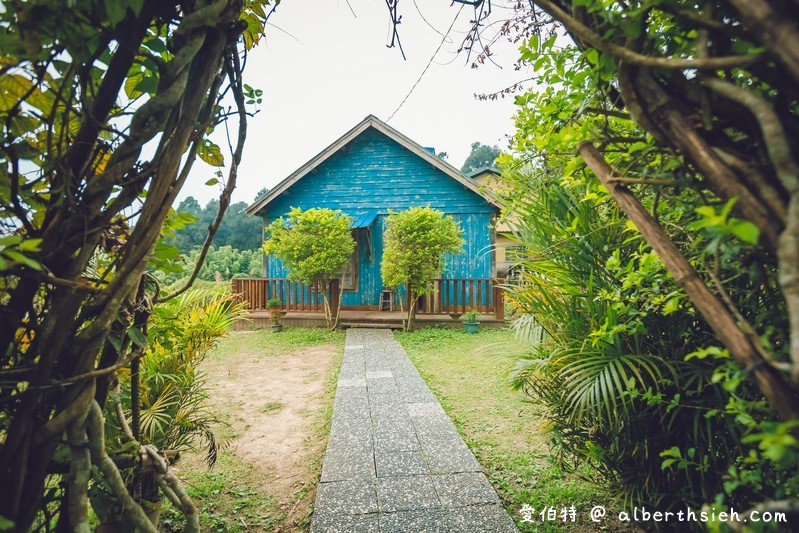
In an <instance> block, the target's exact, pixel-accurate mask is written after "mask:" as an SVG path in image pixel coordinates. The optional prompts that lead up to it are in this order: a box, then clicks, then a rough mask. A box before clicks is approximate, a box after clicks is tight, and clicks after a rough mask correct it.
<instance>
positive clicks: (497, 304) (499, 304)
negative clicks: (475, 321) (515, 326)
mask: <svg viewBox="0 0 799 533" xmlns="http://www.w3.org/2000/svg"><path fill="white" fill-rule="evenodd" d="M497 281H499V280H494V314H495V315H496V317H497V320H505V291H504V290H502V287H500V286H499V285H498V284H497Z"/></svg>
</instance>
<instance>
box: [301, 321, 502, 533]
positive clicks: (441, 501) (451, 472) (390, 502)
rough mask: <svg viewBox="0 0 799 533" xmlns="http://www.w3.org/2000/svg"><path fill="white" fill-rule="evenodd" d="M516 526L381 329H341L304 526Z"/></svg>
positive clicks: (317, 530)
mask: <svg viewBox="0 0 799 533" xmlns="http://www.w3.org/2000/svg"><path fill="white" fill-rule="evenodd" d="M334 531H336V532H339V531H340V532H359V533H360V532H370V531H375V532H378V531H379V532H382V533H388V532H398V533H399V532H402V533H407V532H418V531H468V532H475V533H476V532H483V531H485V532H489V531H490V532H505V531H507V532H516V531H517V529H516V526H515V525H514V523H513V520H511V518H510V516H508V513H507V512H506V511H505V509H504V508H503V507H502V505H501V504H500V502H499V497H498V496H497V494H496V492H494V489H493V488H492V487H491V485H490V484H489V482H488V479H487V478H486V476H485V474H483V471H482V468H481V467H480V464H479V463H478V462H477V460H476V459H475V457H474V455H473V454H472V452H471V451H470V450H469V448H468V447H467V446H466V443H464V442H463V439H462V438H461V436H460V435H459V434H458V432H457V430H456V429H455V426H454V424H453V423H452V421H451V420H450V418H449V417H448V416H447V415H446V413H445V412H444V410H443V409H442V408H441V405H440V404H439V403H438V400H436V397H435V396H434V395H433V394H432V393H431V392H430V389H428V388H427V385H426V384H425V382H424V380H423V379H422V378H421V376H419V373H418V372H417V371H416V368H415V367H414V366H413V363H412V362H411V360H410V359H409V358H408V355H407V354H406V353H405V350H403V348H402V346H400V344H399V343H398V342H397V341H396V340H394V337H393V334H392V332H391V331H387V330H374V329H349V330H347V340H346V345H345V349H344V360H343V362H342V364H341V374H340V376H339V380H338V388H337V390H336V402H335V405H334V407H333V423H332V428H331V431H330V438H329V440H328V444H327V452H326V454H325V462H324V465H323V467H322V480H321V482H320V484H319V488H318V491H317V493H316V502H315V505H314V513H313V520H312V523H311V532H312V533H322V532H334Z"/></svg>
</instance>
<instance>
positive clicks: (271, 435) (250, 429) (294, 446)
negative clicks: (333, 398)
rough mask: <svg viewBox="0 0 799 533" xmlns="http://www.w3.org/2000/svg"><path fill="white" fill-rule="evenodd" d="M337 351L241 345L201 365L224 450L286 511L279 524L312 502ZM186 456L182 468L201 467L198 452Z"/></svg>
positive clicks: (292, 525) (293, 520)
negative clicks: (264, 350) (225, 438)
mask: <svg viewBox="0 0 799 533" xmlns="http://www.w3.org/2000/svg"><path fill="white" fill-rule="evenodd" d="M236 335H241V333H233V334H232V336H236ZM340 354H341V349H340V347H337V346H336V345H333V344H324V345H316V346H310V347H304V348H300V349H297V350H294V351H287V353H285V354H281V355H274V354H268V355H259V354H258V353H257V352H256V351H255V350H253V351H247V350H245V351H239V352H238V353H227V354H225V355H224V356H223V357H212V358H209V359H207V360H206V361H205V362H204V363H203V365H202V369H203V371H204V372H205V374H206V376H207V384H208V391H209V403H210V406H211V407H212V409H213V410H215V411H217V412H218V413H219V414H220V415H221V416H220V418H221V419H223V420H227V421H228V423H229V424H230V426H231V428H230V429H232V431H230V429H228V430H227V431H225V432H224V433H227V434H231V433H232V434H233V437H232V438H231V439H230V441H229V444H228V448H227V450H226V451H225V454H226V455H228V456H232V459H233V462H234V463H235V470H236V471H239V472H242V473H245V475H244V477H245V478H246V484H247V485H248V486H249V487H251V488H252V489H255V490H256V491H258V492H259V493H261V494H264V495H268V496H269V498H270V499H271V500H272V501H273V502H274V506H275V507H276V509H275V510H278V509H279V511H280V513H281V514H284V515H285V518H284V519H282V520H280V522H281V523H282V527H280V530H283V531H287V530H294V529H297V527H298V526H297V523H298V522H302V520H303V517H307V516H308V514H309V512H310V507H311V505H312V504H313V495H314V493H315V485H316V483H317V481H318V476H319V471H320V468H321V467H320V465H321V459H322V457H323V454H324V447H325V435H326V433H325V431H324V430H325V429H326V428H325V427H324V426H325V417H324V416H323V412H324V408H325V404H327V403H330V398H328V397H327V396H329V395H327V396H326V394H325V392H326V389H327V386H328V383H329V380H330V377H331V375H332V373H333V370H334V369H333V366H334V365H335V364H336V363H337V362H338V361H339V359H340ZM192 455H193V454H192ZM188 459H189V460H188V461H186V463H185V464H184V465H183V468H188V469H191V470H195V469H202V468H203V466H202V465H201V464H200V463H199V461H198V459H199V457H191V458H188ZM217 468H219V467H217ZM250 530H251V529H250Z"/></svg>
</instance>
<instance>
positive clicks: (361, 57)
mask: <svg viewBox="0 0 799 533" xmlns="http://www.w3.org/2000/svg"><path fill="white" fill-rule="evenodd" d="M309 3H310V2H303V1H302V0H285V1H284V2H282V3H281V5H280V6H279V7H278V10H277V12H276V13H275V14H274V15H272V18H270V20H269V25H268V27H267V31H266V40H265V41H262V43H261V44H259V45H258V46H257V47H256V48H255V49H254V50H253V51H252V52H251V53H250V55H249V58H248V63H247V67H246V71H245V81H246V82H247V83H248V84H249V85H251V86H253V87H255V88H259V89H262V90H263V91H264V96H263V103H262V104H261V105H260V106H259V108H260V112H259V113H258V114H257V115H256V116H255V117H253V118H251V119H250V121H249V134H248V138H247V145H246V148H245V152H244V159H243V161H242V165H241V167H240V170H239V179H238V186H237V189H236V192H235V193H234V196H233V201H234V202H238V201H245V202H247V203H250V202H251V201H252V200H253V199H254V196H255V194H256V193H257V192H258V191H259V190H260V189H261V188H262V187H269V188H271V187H273V186H274V185H275V184H276V183H278V182H279V181H281V180H282V179H283V178H285V177H286V176H288V175H289V174H291V173H292V172H293V171H294V170H296V169H297V168H299V167H300V166H302V165H303V164H304V163H305V162H306V161H308V160H309V159H311V158H312V157H313V156H314V155H316V154H317V153H319V152H320V151H322V150H323V149H324V148H325V147H326V146H327V145H329V144H330V143H332V142H333V141H335V140H336V139H337V138H338V137H340V136H341V135H343V134H344V133H346V132H347V131H348V130H349V129H350V128H352V127H353V126H355V125H356V124H357V123H358V122H360V121H361V120H362V119H363V118H364V117H366V116H367V115H369V114H373V115H375V116H377V117H378V118H379V119H381V120H384V121H387V120H388V117H389V116H390V115H391V114H392V112H393V111H394V110H395V109H396V108H397V106H398V105H399V104H400V102H402V100H403V98H404V97H405V95H406V94H407V93H408V91H409V90H410V89H411V87H412V86H413V84H414V83H415V82H416V80H417V79H418V78H419V75H420V74H421V73H422V71H423V70H424V68H425V65H427V63H428V61H429V60H430V58H431V56H432V55H433V53H434V52H435V50H436V48H438V46H439V44H440V43H441V41H442V35H443V34H445V33H446V32H447V29H448V28H449V26H450V24H452V23H453V20H454V19H455V17H456V14H457V13H458V10H459V7H460V6H459V5H457V4H456V5H451V4H450V1H449V0H416V4H417V5H418V6H419V10H418V11H417V9H416V7H415V6H414V1H413V0H403V1H401V2H400V3H399V7H400V11H401V13H402V23H401V25H400V38H401V39H402V44H403V48H404V50H405V54H406V57H407V61H403V59H402V55H401V54H400V51H399V49H397V48H387V47H386V44H387V43H388V42H389V41H388V31H389V18H388V10H387V8H386V4H385V0H349V4H350V6H351V7H352V11H354V12H355V16H353V13H352V11H351V10H350V7H348V5H347V2H346V1H345V0H314V2H313V8H310V7H309ZM493 3H494V5H495V8H494V9H495V12H497V11H499V14H500V15H501V9H502V7H501V4H502V2H501V1H497V0H495V1H494V2H493ZM420 12H421V14H422V15H424V18H425V19H426V20H427V21H429V23H430V25H428V24H427V23H425V22H424V20H422V17H421V15H420ZM472 15H473V10H472V8H471V7H469V6H464V7H463V9H462V10H461V12H460V15H459V16H458V17H457V20H456V21H455V24H454V26H453V28H452V31H451V32H450V33H449V38H448V42H445V44H444V45H443V46H442V47H441V50H440V51H439V52H438V54H437V55H436V57H435V60H434V62H433V63H432V64H431V65H430V68H429V69H428V71H427V73H426V74H425V76H424V77H423V78H422V79H421V81H420V82H419V84H418V86H417V87H416V89H415V90H414V91H413V93H412V94H411V96H410V97H409V98H408V100H407V101H406V102H405V104H404V105H403V107H402V109H400V111H399V112H398V113H397V114H396V115H395V116H394V118H393V119H391V120H390V121H388V123H389V124H390V125H391V126H393V127H394V128H396V129H397V130H399V131H400V132H402V133H404V134H405V135H407V136H408V137H410V138H411V139H413V140H414V141H416V142H418V143H419V144H421V145H423V146H432V147H434V148H435V149H436V151H437V152H440V151H445V152H448V153H449V159H448V161H449V162H450V163H451V164H453V165H454V166H456V167H460V166H461V165H462V163H463V161H464V160H465V159H466V157H467V156H468V154H469V151H470V147H471V144H472V142H474V141H480V142H482V143H484V144H490V145H494V144H497V145H499V146H500V148H504V147H505V146H506V145H507V141H506V137H507V136H508V135H510V134H512V133H513V119H512V116H513V113H514V112H515V109H514V106H513V99H512V98H504V99H498V100H496V101H477V100H476V99H475V98H474V94H475V93H491V92H496V91H498V90H501V89H503V88H505V87H507V86H510V85H512V84H513V83H515V82H517V81H520V80H521V79H522V78H524V77H525V76H524V74H523V73H522V72H518V71H515V70H514V67H513V63H514V61H515V60H516V58H517V55H518V53H517V50H516V49H514V47H513V46H512V45H511V44H509V43H507V42H506V43H504V44H502V45H501V46H500V45H498V46H496V47H495V50H496V49H499V50H500V52H499V53H498V54H497V55H498V62H499V63H500V64H501V65H502V66H503V68H502V69H500V68H497V67H496V66H494V65H491V64H486V65H483V66H482V67H480V68H479V69H471V68H470V66H469V65H467V64H466V56H465V54H463V55H461V56H458V57H456V55H455V52H456V50H457V49H458V47H459V46H460V44H461V41H462V40H463V37H464V32H465V30H466V29H467V28H468V26H469V21H470V20H471V18H472ZM430 26H432V27H433V28H435V29H433V28H431V27H430ZM436 30H437V31H436ZM438 32H440V33H438ZM223 139H224V137H223V138H221V139H217V142H220V141H223ZM223 152H227V150H226V149H224V148H223ZM228 158H229V156H228ZM212 175H213V172H212V170H211V169H210V167H208V166H207V165H205V164H204V163H202V162H199V161H198V163H197V164H196V165H195V169H194V170H193V173H192V176H191V177H190V179H189V182H188V183H187V184H186V186H185V187H184V188H183V191H182V192H181V195H180V197H179V200H180V199H183V198H185V197H186V196H194V197H195V198H197V200H198V201H199V202H200V204H201V205H204V204H205V203H206V202H207V201H208V200H210V199H211V198H215V197H217V196H218V194H219V191H218V186H206V185H204V183H205V182H206V181H207V180H208V179H209V178H210V177H212Z"/></svg>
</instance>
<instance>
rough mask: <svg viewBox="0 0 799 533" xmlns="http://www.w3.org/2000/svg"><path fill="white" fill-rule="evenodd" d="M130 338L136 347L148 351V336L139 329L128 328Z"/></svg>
mask: <svg viewBox="0 0 799 533" xmlns="http://www.w3.org/2000/svg"><path fill="white" fill-rule="evenodd" d="M128 337H130V340H131V341H133V343H134V344H135V345H136V346H139V347H140V348H144V349H147V346H148V342H147V335H145V334H144V333H142V331H141V330H140V329H139V328H135V327H129V328H128Z"/></svg>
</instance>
